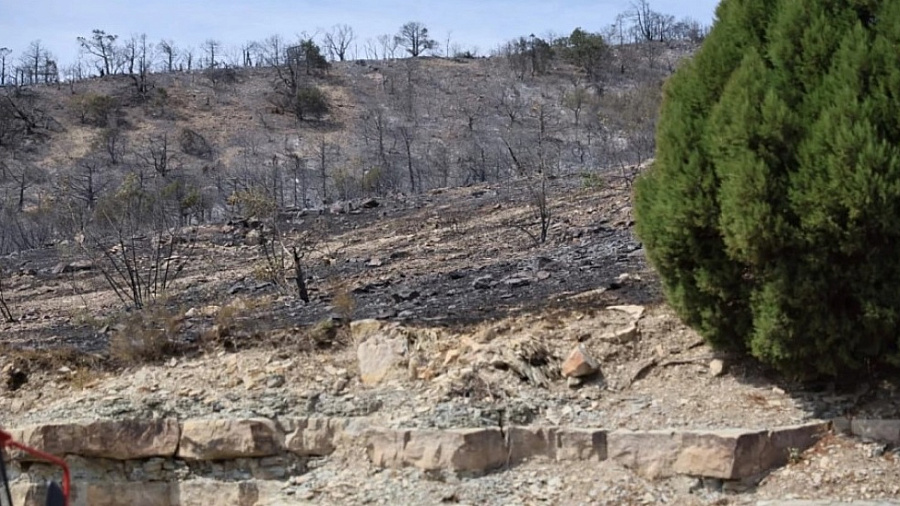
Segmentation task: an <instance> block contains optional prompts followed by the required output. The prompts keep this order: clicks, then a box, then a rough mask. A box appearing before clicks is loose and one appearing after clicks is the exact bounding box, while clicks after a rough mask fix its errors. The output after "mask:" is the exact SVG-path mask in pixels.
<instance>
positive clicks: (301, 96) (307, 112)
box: [294, 86, 330, 121]
mask: <svg viewBox="0 0 900 506" xmlns="http://www.w3.org/2000/svg"><path fill="white" fill-rule="evenodd" d="M329 109H330V105H329V103H328V96H327V95H325V92H323V91H322V90H321V89H320V88H318V87H316V86H303V87H301V88H300V89H298V90H297V96H296V97H295V99H294V114H296V115H297V119H299V120H300V121H303V120H305V119H309V118H310V117H312V118H316V119H320V118H321V117H322V116H324V115H325V114H327V113H328V111H329Z"/></svg>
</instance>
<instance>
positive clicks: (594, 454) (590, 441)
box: [555, 427, 607, 461]
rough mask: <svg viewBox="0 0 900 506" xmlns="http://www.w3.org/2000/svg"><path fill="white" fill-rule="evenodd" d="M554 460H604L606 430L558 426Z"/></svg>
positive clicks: (605, 453)
mask: <svg viewBox="0 0 900 506" xmlns="http://www.w3.org/2000/svg"><path fill="white" fill-rule="evenodd" d="M555 436H556V455H555V456H556V460H558V461H566V460H575V461H581V460H594V461H600V460H606V455H607V452H606V431H605V430H602V429H580V428H568V427H566V428H559V429H557V430H556V433H555Z"/></svg>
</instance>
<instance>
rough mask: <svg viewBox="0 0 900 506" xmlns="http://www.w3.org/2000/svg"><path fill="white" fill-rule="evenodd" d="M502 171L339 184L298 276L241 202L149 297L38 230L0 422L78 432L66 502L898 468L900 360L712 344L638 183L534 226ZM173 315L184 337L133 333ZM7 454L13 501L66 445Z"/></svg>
mask: <svg viewBox="0 0 900 506" xmlns="http://www.w3.org/2000/svg"><path fill="white" fill-rule="evenodd" d="M508 191H509V190H503V191H501V190H500V189H496V188H489V187H487V188H475V189H457V190H446V191H441V192H435V193H433V194H430V195H427V196H422V197H420V198H419V199H418V200H403V199H400V200H395V201H382V202H376V203H377V204H378V205H374V204H373V203H369V204H367V206H362V205H357V206H351V205H348V206H346V208H344V209H339V210H336V211H335V213H334V214H331V215H329V216H331V219H332V225H334V227H335V228H333V229H332V230H330V231H329V235H328V236H327V237H326V238H324V239H322V242H321V243H320V244H321V245H322V247H321V248H320V249H321V250H322V253H321V256H315V257H312V260H311V261H312V263H311V264H310V265H311V268H310V278H309V281H310V302H309V303H302V302H300V301H298V300H297V299H296V298H295V297H293V296H292V295H291V294H289V293H284V292H283V291H280V290H279V289H278V287H277V286H274V285H272V284H271V283H265V282H261V281H260V280H258V279H256V278H255V277H254V272H255V269H256V267H255V266H257V265H258V263H259V262H260V261H261V257H260V254H259V251H258V245H256V244H255V241H257V239H254V233H253V232H254V230H257V229H254V228H253V227H246V226H244V225H242V224H240V223H236V224H230V225H226V226H222V227H215V228H205V229H202V230H198V231H197V234H196V239H195V240H196V244H197V248H198V250H199V251H198V252H196V254H197V255H198V258H200V259H201V261H198V262H195V263H193V264H191V265H192V267H191V269H192V270H189V272H187V273H186V276H185V278H184V279H183V280H180V283H181V284H180V285H179V286H180V287H181V288H182V289H183V290H182V291H181V292H180V293H179V294H178V296H177V297H173V298H172V299H171V300H168V301H166V304H165V305H161V306H159V307H155V308H154V309H153V310H147V311H144V312H143V313H141V314H140V316H141V318H139V319H137V318H134V317H132V316H130V315H128V314H127V313H126V314H121V313H120V308H119V307H118V306H117V301H116V299H115V298H114V297H113V296H112V294H111V293H110V292H109V291H108V289H105V288H104V285H103V282H102V278H101V276H100V275H99V273H98V272H97V269H96V267H95V266H93V265H91V264H90V263H89V262H85V261H84V259H78V258H60V257H59V256H58V255H57V256H54V255H55V254H56V253H53V252H51V251H49V250H48V251H39V252H30V253H28V254H23V255H21V256H19V257H17V258H16V260H17V261H18V262H17V264H16V265H17V268H16V269H17V270H16V271H15V273H14V275H13V276H12V277H11V278H10V282H9V283H7V284H6V285H4V288H5V289H6V290H7V291H6V294H7V298H8V300H9V301H10V303H11V307H13V308H15V310H16V312H17V314H18V315H20V316H21V318H20V319H19V321H17V322H15V323H7V324H3V325H4V326H3V327H2V331H3V336H4V339H5V341H4V342H5V345H6V348H5V349H4V351H5V352H4V353H3V355H2V356H0V373H2V379H3V381H2V384H0V388H2V395H0V425H2V426H3V427H7V428H13V429H16V434H17V435H18V437H21V438H22V439H23V440H24V441H25V442H27V443H30V444H34V445H36V446H39V447H41V448H44V449H46V450H48V451H51V452H53V453H57V454H62V455H66V456H67V459H69V461H70V462H71V464H72V466H73V469H75V477H76V486H77V488H76V490H77V500H76V502H75V504H91V505H94V504H148V505H157V504H166V505H169V504H171V505H174V504H209V503H222V504H248V505H249V504H453V503H459V504H490V505H494V504H496V505H500V504H657V503H668V504H756V503H760V504H766V503H765V501H767V500H777V501H781V500H784V499H790V498H791V497H794V498H802V499H829V500H841V499H857V500H863V499H872V500H885V499H890V498H893V497H895V496H897V494H898V493H900V485H898V484H900V461H898V459H897V457H898V455H897V453H896V452H895V448H896V447H897V445H898V444H900V426H898V424H897V423H896V422H894V421H892V420H896V419H900V402H898V398H897V396H896V395H895V393H896V385H894V384H893V383H892V382H890V381H886V380H881V379H877V378H873V379H871V381H868V382H863V383H859V384H858V385H853V386H852V388H849V389H848V388H845V387H842V386H841V385H840V384H831V385H828V384H823V385H797V384H794V383H791V382H789V381H786V380H784V379H783V378H779V377H777V376H774V375H772V374H771V373H770V372H769V371H765V370H763V369H761V368H760V367H758V366H757V365H755V364H753V363H752V362H749V361H747V360H745V359H742V358H741V357H736V356H732V355H727V354H721V353H718V352H714V351H713V350H711V349H709V348H708V347H707V346H706V345H705V344H704V343H703V341H702V339H700V338H699V336H697V335H696V333H694V332H693V331H691V330H690V329H688V328H686V327H685V326H684V325H683V324H682V323H681V322H680V321H679V320H678V319H677V318H676V317H675V316H674V315H673V314H672V311H671V310H670V309H669V308H668V307H666V305H665V304H664V303H663V302H662V300H661V298H660V296H659V287H658V285H657V283H656V281H655V277H654V275H653V273H652V271H651V270H650V269H649V268H648V267H647V265H646V262H645V260H644V258H643V250H642V249H641V245H640V243H638V242H637V241H636V240H635V239H634V237H633V236H632V234H631V230H630V229H631V226H632V223H631V219H630V210H629V207H628V196H627V194H625V193H623V192H622V191H619V190H614V189H609V188H607V189H602V190H595V189H577V190H573V189H571V188H569V189H568V190H566V191H567V192H568V193H564V194H562V193H561V194H560V195H559V196H558V197H555V200H554V201H553V210H554V217H555V218H554V220H555V221H554V225H553V227H551V233H550V239H549V240H548V242H547V243H545V244H543V245H535V244H534V243H532V242H531V241H530V239H529V238H528V236H527V235H525V234H523V233H521V232H520V231H518V230H517V229H516V227H515V226H514V225H515V224H516V223H523V221H521V220H523V219H524V218H527V217H528V216H530V215H529V213H530V211H529V208H528V206H527V204H526V203H523V201H516V200H515V199H513V198H511V197H510V196H509V194H503V192H508ZM523 217H524V218H523ZM297 219H300V220H306V219H310V218H309V216H303V217H298V218H297ZM61 249H62V248H57V249H56V250H54V251H57V252H58V251H59V250H61ZM160 335H162V336H166V338H167V339H168V338H171V339H172V340H173V341H174V342H176V344H177V346H175V347H173V348H172V349H171V350H169V351H168V352H167V353H168V354H166V355H163V356H155V358H153V359H152V360H143V361H142V360H136V359H134V357H133V352H134V351H135V349H134V346H136V345H135V344H134V343H137V344H138V345H143V344H146V343H147V342H151V343H152V342H155V341H153V340H149V341H148V340H147V339H142V337H143V338H146V337H147V336H150V337H154V336H160ZM154 339H155V337H154ZM142 343H143V344H142ZM123 346H124V348H123ZM123 350H124V351H123ZM128 352H131V353H132V354H131V355H130V354H129V353H128ZM123 357H124V358H131V359H132V360H131V361H130V362H125V363H124V365H123V363H121V360H122V359H123ZM117 360H118V361H120V362H116V361H117ZM116 363H118V365H117V366H115V367H112V366H111V364H116ZM11 469H12V470H13V473H14V476H15V480H14V485H15V490H16V494H17V497H18V498H20V499H23V500H25V502H24V503H23V502H20V501H17V502H16V504H31V502H29V501H35V500H38V499H39V496H40V488H41V487H40V486H39V485H37V484H38V483H40V482H42V480H43V479H44V478H45V477H46V476H49V474H50V473H51V471H50V470H49V469H48V468H46V467H45V466H43V465H41V464H36V463H31V462H27V461H23V460H21V456H16V455H14V456H13V461H12V464H11ZM771 504H782V503H780V502H775V503H771Z"/></svg>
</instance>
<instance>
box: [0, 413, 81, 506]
mask: <svg viewBox="0 0 900 506" xmlns="http://www.w3.org/2000/svg"><path fill="white" fill-rule="evenodd" d="M2 448H16V449H18V450H22V451H23V452H25V453H27V454H29V455H31V456H33V457H37V458H39V459H41V460H45V461H47V462H50V463H51V464H54V465H56V466H59V467H61V468H62V470H63V482H62V490H63V496H65V498H66V505H68V504H69V490H70V487H71V477H70V476H69V466H68V465H67V464H66V461H65V460H63V459H61V458H59V457H57V456H55V455H50V454H49V453H45V452H42V451H40V450H36V449H34V448H32V447H30V446H25V445H23V444H22V443H19V442H17V441H15V440H13V438H12V435H10V433H8V432H5V431H3V430H0V449H2Z"/></svg>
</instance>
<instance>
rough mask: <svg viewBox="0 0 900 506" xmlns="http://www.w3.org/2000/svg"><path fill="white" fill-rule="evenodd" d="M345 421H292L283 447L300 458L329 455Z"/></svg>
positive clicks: (334, 446) (331, 419)
mask: <svg viewBox="0 0 900 506" xmlns="http://www.w3.org/2000/svg"><path fill="white" fill-rule="evenodd" d="M346 424H347V423H346V420H344V419H340V418H303V419H298V420H294V421H293V422H292V423H291V424H290V425H291V430H290V432H289V433H288V434H287V437H286V439H285V446H286V447H287V449H288V451H291V452H293V453H295V454H297V455H301V456H308V455H311V456H317V457H324V456H326V455H331V454H332V453H333V452H334V450H335V448H336V446H337V441H336V440H337V438H338V437H339V436H340V434H341V432H342V431H343V429H344V427H345V426H346Z"/></svg>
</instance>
